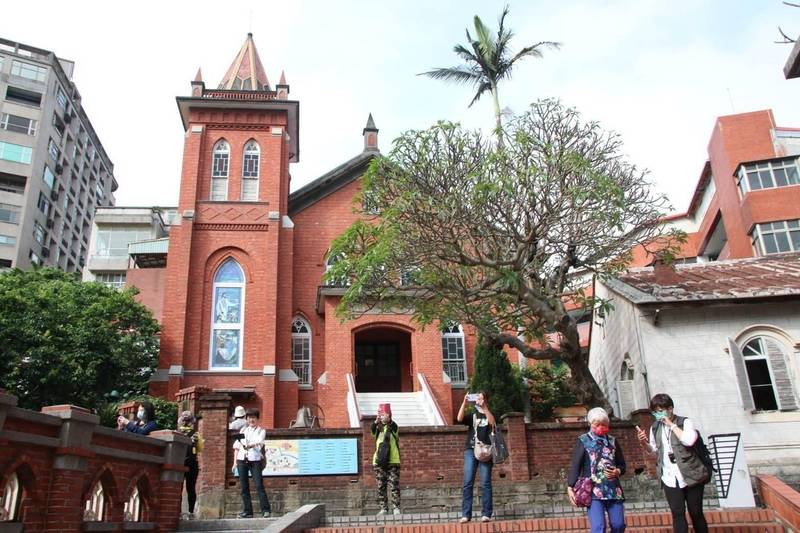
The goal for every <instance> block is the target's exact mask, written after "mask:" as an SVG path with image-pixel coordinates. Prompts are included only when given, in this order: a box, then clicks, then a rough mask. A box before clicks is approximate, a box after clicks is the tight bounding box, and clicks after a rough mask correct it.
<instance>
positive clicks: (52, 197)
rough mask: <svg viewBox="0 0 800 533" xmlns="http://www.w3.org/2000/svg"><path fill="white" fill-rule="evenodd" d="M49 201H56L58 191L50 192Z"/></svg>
mask: <svg viewBox="0 0 800 533" xmlns="http://www.w3.org/2000/svg"><path fill="white" fill-rule="evenodd" d="M50 199H51V200H53V201H56V200H58V189H53V190H52V191H50Z"/></svg>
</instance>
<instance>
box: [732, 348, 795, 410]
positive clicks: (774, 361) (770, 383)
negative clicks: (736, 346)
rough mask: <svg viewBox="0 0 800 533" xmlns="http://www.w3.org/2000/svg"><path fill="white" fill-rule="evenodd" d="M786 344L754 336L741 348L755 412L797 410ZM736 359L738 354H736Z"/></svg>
mask: <svg viewBox="0 0 800 533" xmlns="http://www.w3.org/2000/svg"><path fill="white" fill-rule="evenodd" d="M785 352H786V350H785V347H784V346H783V343H782V342H780V341H778V340H777V339H775V338H773V337H771V336H768V335H759V336H756V337H753V338H751V339H749V340H747V342H745V343H744V344H743V345H742V348H741V357H742V358H743V360H744V369H745V371H746V377H747V386H748V388H749V391H743V392H744V393H748V392H749V398H748V397H747V395H745V397H746V398H747V399H748V400H752V403H751V405H752V406H753V408H754V409H755V410H756V411H775V410H778V409H780V410H782V411H786V410H792V409H797V399H796V397H795V390H794V384H793V383H792V381H793V380H792V376H791V373H790V370H789V368H790V367H789V365H788V364H787V362H786V353H785ZM734 356H736V354H734Z"/></svg>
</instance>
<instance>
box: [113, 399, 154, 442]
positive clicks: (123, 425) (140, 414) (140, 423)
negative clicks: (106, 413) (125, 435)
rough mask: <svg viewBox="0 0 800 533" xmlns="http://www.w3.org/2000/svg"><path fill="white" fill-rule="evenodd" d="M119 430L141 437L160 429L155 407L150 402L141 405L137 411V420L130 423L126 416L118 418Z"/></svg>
mask: <svg viewBox="0 0 800 533" xmlns="http://www.w3.org/2000/svg"><path fill="white" fill-rule="evenodd" d="M117 429H121V430H123V431H129V432H130V433H138V434H139V435H149V434H150V432H151V431H155V430H156V429H158V424H157V423H156V408H155V406H154V405H153V404H152V403H151V402H148V401H144V402H142V403H140V404H139V409H138V410H137V411H136V420H131V421H128V419H127V418H125V417H124V416H122V415H120V416H118V417H117Z"/></svg>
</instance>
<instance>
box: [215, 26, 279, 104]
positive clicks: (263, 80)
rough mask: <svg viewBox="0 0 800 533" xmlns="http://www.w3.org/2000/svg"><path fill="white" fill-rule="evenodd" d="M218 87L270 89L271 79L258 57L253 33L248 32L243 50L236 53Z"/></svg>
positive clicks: (241, 89) (247, 89)
mask: <svg viewBox="0 0 800 533" xmlns="http://www.w3.org/2000/svg"><path fill="white" fill-rule="evenodd" d="M218 89H228V90H236V91H269V90H270V88H269V80H267V74H266V73H265V72H264V66H263V65H262V64H261V58H259V57H258V50H256V44H255V43H254V42H253V34H252V33H248V34H247V39H245V41H244V44H243V45H242V48H241V50H239V53H238V54H237V55H236V59H234V60H233V63H231V66H230V67H229V68H228V72H227V73H225V77H224V78H222V81H221V82H220V84H219V87H218Z"/></svg>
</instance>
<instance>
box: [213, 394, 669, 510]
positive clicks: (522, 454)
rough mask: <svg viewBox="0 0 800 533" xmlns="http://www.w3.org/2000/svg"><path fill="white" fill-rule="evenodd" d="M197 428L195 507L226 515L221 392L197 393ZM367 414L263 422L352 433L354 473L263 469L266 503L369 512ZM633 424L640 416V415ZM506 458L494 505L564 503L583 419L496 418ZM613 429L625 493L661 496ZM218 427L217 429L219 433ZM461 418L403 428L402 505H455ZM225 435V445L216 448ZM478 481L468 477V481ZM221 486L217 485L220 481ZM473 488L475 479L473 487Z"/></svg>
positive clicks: (227, 468)
mask: <svg viewBox="0 0 800 533" xmlns="http://www.w3.org/2000/svg"><path fill="white" fill-rule="evenodd" d="M198 405H199V406H200V408H201V410H202V412H201V415H202V417H203V420H202V422H201V431H202V433H203V436H204V438H205V439H206V448H205V451H204V452H203V454H201V465H200V468H201V472H200V479H201V482H200V483H199V486H200V496H199V500H198V506H199V510H200V513H201V514H202V516H204V517H208V518H212V517H223V516H233V515H234V514H235V513H236V512H237V511H238V510H239V509H240V505H241V504H240V496H239V493H238V487H237V483H238V481H237V479H236V477H234V476H233V474H232V473H231V469H232V466H233V453H232V445H233V439H234V437H235V435H236V432H228V431H227V429H225V428H226V426H224V425H223V424H224V423H225V421H226V420H227V418H226V416H227V413H228V410H227V409H228V407H227V405H226V398H224V397H221V395H217V394H209V395H207V396H205V397H203V398H201V399H200V401H199V403H198ZM369 424H370V421H367V420H364V421H363V424H362V427H361V428H338V429H337V428H324V429H267V430H266V433H267V438H268V439H286V438H291V439H313V438H328V439H329V438H344V437H349V438H357V439H358V464H359V472H358V473H357V474H352V475H325V476H281V477H269V478H265V486H266V488H267V493H268V495H269V498H270V502H271V504H272V509H273V511H274V512H277V513H282V512H288V511H293V510H295V509H297V508H298V507H300V506H301V505H306V504H310V503H324V504H325V505H326V512H327V513H328V514H329V515H331V516H335V515H358V514H362V513H366V514H369V513H374V512H377V510H378V508H377V504H376V503H375V492H376V491H375V486H376V484H375V479H374V476H373V472H372V455H373V453H374V451H375V442H374V439H373V438H372V436H371V435H370V433H369ZM640 425H641V422H640ZM502 429H503V431H504V435H505V436H506V443H507V444H508V447H509V452H510V457H509V460H508V461H507V462H506V463H505V464H502V465H495V468H494V471H493V486H494V492H495V498H494V501H495V506H496V507H498V508H501V507H505V508H506V509H507V510H509V511H512V510H514V509H516V508H517V507H525V506H530V505H532V504H534V503H535V504H537V505H566V504H568V502H567V499H566V493H565V491H566V475H567V470H568V469H569V461H570V457H571V453H572V448H573V446H574V444H575V441H576V439H577V437H578V435H580V434H581V433H583V432H585V431H586V430H587V426H586V424H585V423H534V424H526V423H525V422H524V420H523V417H522V415H521V414H511V415H509V416H507V417H505V418H504V419H503V424H502ZM611 433H612V435H614V436H615V438H616V439H617V441H618V442H619V443H620V446H621V447H622V448H623V451H624V455H625V458H626V462H627V467H628V474H627V475H626V476H625V478H624V479H623V486H624V489H625V491H626V496H627V497H628V498H629V499H630V500H634V501H636V500H653V499H659V500H660V499H662V498H663V495H662V494H661V491H660V489H659V486H658V482H657V481H656V480H654V479H653V471H654V467H653V463H652V460H651V459H650V458H649V456H648V455H647V454H646V453H645V452H644V451H643V450H642V449H641V447H640V446H639V445H638V443H637V441H636V430H635V427H634V424H633V423H631V422H623V421H620V422H615V423H614V424H613V426H612V432H611ZM221 435H225V437H224V438H220V436H221ZM465 439H466V428H465V427H464V426H443V427H428V426H426V427H401V428H400V453H401V463H402V464H401V475H400V483H401V490H402V500H403V504H402V507H403V509H404V511H406V512H446V511H451V510H454V509H457V508H459V506H460V502H461V484H462V478H463V470H464V455H463V454H464V444H465ZM223 443H224V448H220V446H222V445H223ZM477 485H478V483H477V480H476V487H477ZM223 487H224V493H222V492H221V488H223ZM476 490H477V488H476Z"/></svg>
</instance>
